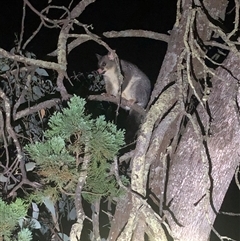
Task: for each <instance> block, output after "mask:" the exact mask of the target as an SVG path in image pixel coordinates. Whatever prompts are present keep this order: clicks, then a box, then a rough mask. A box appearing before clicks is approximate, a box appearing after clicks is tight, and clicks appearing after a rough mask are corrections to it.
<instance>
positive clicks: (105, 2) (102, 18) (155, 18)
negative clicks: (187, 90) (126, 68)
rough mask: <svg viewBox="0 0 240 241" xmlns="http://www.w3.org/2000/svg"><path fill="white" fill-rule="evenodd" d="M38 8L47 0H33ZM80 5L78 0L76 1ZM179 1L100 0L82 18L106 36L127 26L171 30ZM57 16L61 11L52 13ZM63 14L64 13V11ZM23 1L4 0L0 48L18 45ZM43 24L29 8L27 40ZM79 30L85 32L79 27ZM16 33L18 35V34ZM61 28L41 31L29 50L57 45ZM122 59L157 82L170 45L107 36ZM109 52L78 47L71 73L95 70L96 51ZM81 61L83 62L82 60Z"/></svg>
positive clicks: (37, 51)
mask: <svg viewBox="0 0 240 241" xmlns="http://www.w3.org/2000/svg"><path fill="white" fill-rule="evenodd" d="M30 2H31V3H32V5H33V6H34V7H36V8H37V9H38V10H42V9H43V8H44V7H45V6H47V0H41V1H37V0H35V1H30ZM69 2H70V1H66V0H63V1H60V0H55V1H52V5H53V4H55V3H56V5H58V6H61V3H63V4H65V5H66V4H68V3H69ZM73 2H74V3H73V4H76V3H77V2H78V1H76V0H75V1H73ZM175 12H176V0H161V1H159V0H131V1H129V0H115V1H114V0H98V1H96V2H95V3H93V4H91V5H89V6H88V7H87V8H86V9H85V11H84V12H83V14H82V15H81V16H80V18H79V19H78V20H79V21H80V22H82V23H85V24H92V26H93V27H94V30H93V32H94V33H96V34H98V35H99V36H102V33H103V32H104V31H110V30H115V31H120V30H125V29H144V30H151V31H156V32H159V33H167V31H168V30H171V29H172V26H173V24H174V22H175ZM50 14H51V15H52V16H54V17H57V16H59V15H60V12H55V13H54V12H50ZM61 14H62V12H61ZM21 16H22V1H20V0H18V1H16V0H3V1H2V2H1V9H0V31H1V35H0V47H2V48H4V49H6V50H10V49H11V48H12V47H13V46H14V40H16V36H19V33H20V30H21ZM38 24H39V18H38V17H36V15H35V14H34V13H32V11H31V10H29V8H28V7H27V12H26V22H25V35H24V37H25V39H27V38H28V37H29V36H31V34H32V32H33V31H34V30H35V29H36V27H37V26H38ZM74 32H75V33H82V31H81V29H77V28H75V31H74ZM15 35H16V36H15ZM57 37H58V30H56V29H46V28H44V29H43V30H41V31H40V33H39V34H38V35H37V37H36V38H35V39H34V40H33V41H32V42H31V43H30V44H29V45H28V47H27V50H29V51H31V52H34V53H35V54H36V55H37V57H38V58H45V56H46V54H47V53H49V52H51V51H53V50H54V49H55V48H56V43H57ZM103 40H106V42H107V43H108V44H109V45H110V47H112V48H113V49H116V50H117V53H118V55H119V56H120V58H123V59H126V60H129V61H130V62H133V63H135V64H136V65H138V66H139V68H141V69H142V70H143V71H144V72H145V73H146V74H147V75H148V76H149V78H150V79H151V81H152V82H154V81H155V80H156V78H157V75H158V71H159V68H160V66H161V62H162V59H163V57H164V54H165V51H166V48H167V45H166V44H165V43H163V42H161V41H156V40H150V39H143V38H142V39H141V38H119V39H105V38H103ZM96 52H98V53H100V54H105V53H106V50H105V49H104V48H103V47H101V46H99V45H98V44H96V43H94V42H93V41H89V42H87V43H84V44H82V45H81V46H79V47H77V48H76V49H75V50H74V51H72V52H71V53H70V55H69V66H68V67H69V69H68V70H69V73H71V72H72V71H75V72H79V71H80V72H85V71H91V70H92V69H94V68H96V67H95V66H96V58H95V53H96ZM78 60H79V61H78Z"/></svg>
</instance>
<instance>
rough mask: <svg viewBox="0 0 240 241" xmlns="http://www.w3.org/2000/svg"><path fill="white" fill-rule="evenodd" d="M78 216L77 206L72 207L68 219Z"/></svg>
mask: <svg viewBox="0 0 240 241" xmlns="http://www.w3.org/2000/svg"><path fill="white" fill-rule="evenodd" d="M76 217H77V214H76V208H75V207H74V208H72V210H71V211H70V212H69V213H68V220H75V219H76Z"/></svg>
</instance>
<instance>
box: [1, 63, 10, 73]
mask: <svg viewBox="0 0 240 241" xmlns="http://www.w3.org/2000/svg"><path fill="white" fill-rule="evenodd" d="M9 69H10V67H9V65H7V64H5V65H4V66H3V67H2V68H1V71H3V72H5V71H7V70H9Z"/></svg>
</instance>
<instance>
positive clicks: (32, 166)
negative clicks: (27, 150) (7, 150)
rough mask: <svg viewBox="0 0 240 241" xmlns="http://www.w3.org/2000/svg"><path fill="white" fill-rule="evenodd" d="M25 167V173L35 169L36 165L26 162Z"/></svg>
mask: <svg viewBox="0 0 240 241" xmlns="http://www.w3.org/2000/svg"><path fill="white" fill-rule="evenodd" d="M25 167H26V171H27V172H29V171H32V170H33V169H34V168H35V167H36V163H35V162H28V163H26V164H25Z"/></svg>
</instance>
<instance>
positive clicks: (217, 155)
mask: <svg viewBox="0 0 240 241" xmlns="http://www.w3.org/2000/svg"><path fill="white" fill-rule="evenodd" d="M224 65H225V66H227V67H228V68H229V70H230V71H231V72H232V73H233V75H234V76H235V78H237V79H239V78H240V73H239V71H236V70H237V68H238V67H237V66H239V59H238V58H237V57H234V56H233V55H230V56H229V57H228V59H227V60H226V62H225V64H224ZM235 72H238V73H235ZM217 75H218V76H221V77H222V79H224V80H225V81H222V80H220V79H219V78H217V77H216V78H214V79H213V86H214V87H213V89H212V93H211V95H210V97H209V100H208V102H209V107H210V113H211V117H212V123H211V127H210V131H211V133H212V134H211V136H210V137H207V138H206V139H205V140H203V139H202V140H203V141H201V139H199V136H198V135H197V134H196V132H195V131H194V130H193V126H192V124H191V123H190V122H189V126H188V128H187V131H186V132H185V133H184V135H183V137H182V140H181V142H180V144H179V146H178V149H177V151H176V153H175V154H174V156H173V158H172V160H171V167H170V171H169V179H168V183H167V190H166V192H167V200H166V204H169V206H170V207H169V210H170V211H171V213H173V214H174V215H173V216H172V215H171V214H170V212H168V213H166V215H167V219H168V221H169V223H170V226H171V228H172V231H173V234H174V237H176V238H179V240H192V241H194V240H196V241H201V240H207V239H208V237H209V234H210V231H211V225H210V224H213V223H214V219H215V217H216V214H215V213H214V210H215V211H218V210H219V208H220V206H221V204H222V201H223V198H224V196H225V194H226V191H227V189H228V187H229V184H230V182H231V180H232V177H233V175H234V172H235V169H236V167H237V165H238V163H239V153H238V150H239V144H240V128H239V127H240V126H239V119H238V115H239V111H238V109H237V105H236V96H237V91H238V88H237V81H236V79H234V78H233V77H232V76H231V75H230V74H229V73H228V72H227V71H226V70H224V69H219V71H217ZM197 112H198V115H199V116H200V120H201V121H202V122H203V125H204V124H206V121H207V116H206V112H205V111H203V110H202V108H200V107H199V108H198V110H197ZM204 112H205V113H204ZM200 120H198V121H200ZM195 121H196V119H195ZM196 122H197V121H196ZM203 142H205V143H203ZM203 144H204V145H205V147H204V146H203ZM203 149H205V150H206V149H207V151H206V152H207V153H208V155H206V154H205V153H203ZM201 152H202V153H201ZM204 152H205V151H204ZM210 203H211V206H210ZM173 217H174V218H173ZM174 219H175V220H174ZM176 221H177V222H176ZM177 223H178V224H177ZM180 225H181V226H180Z"/></svg>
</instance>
